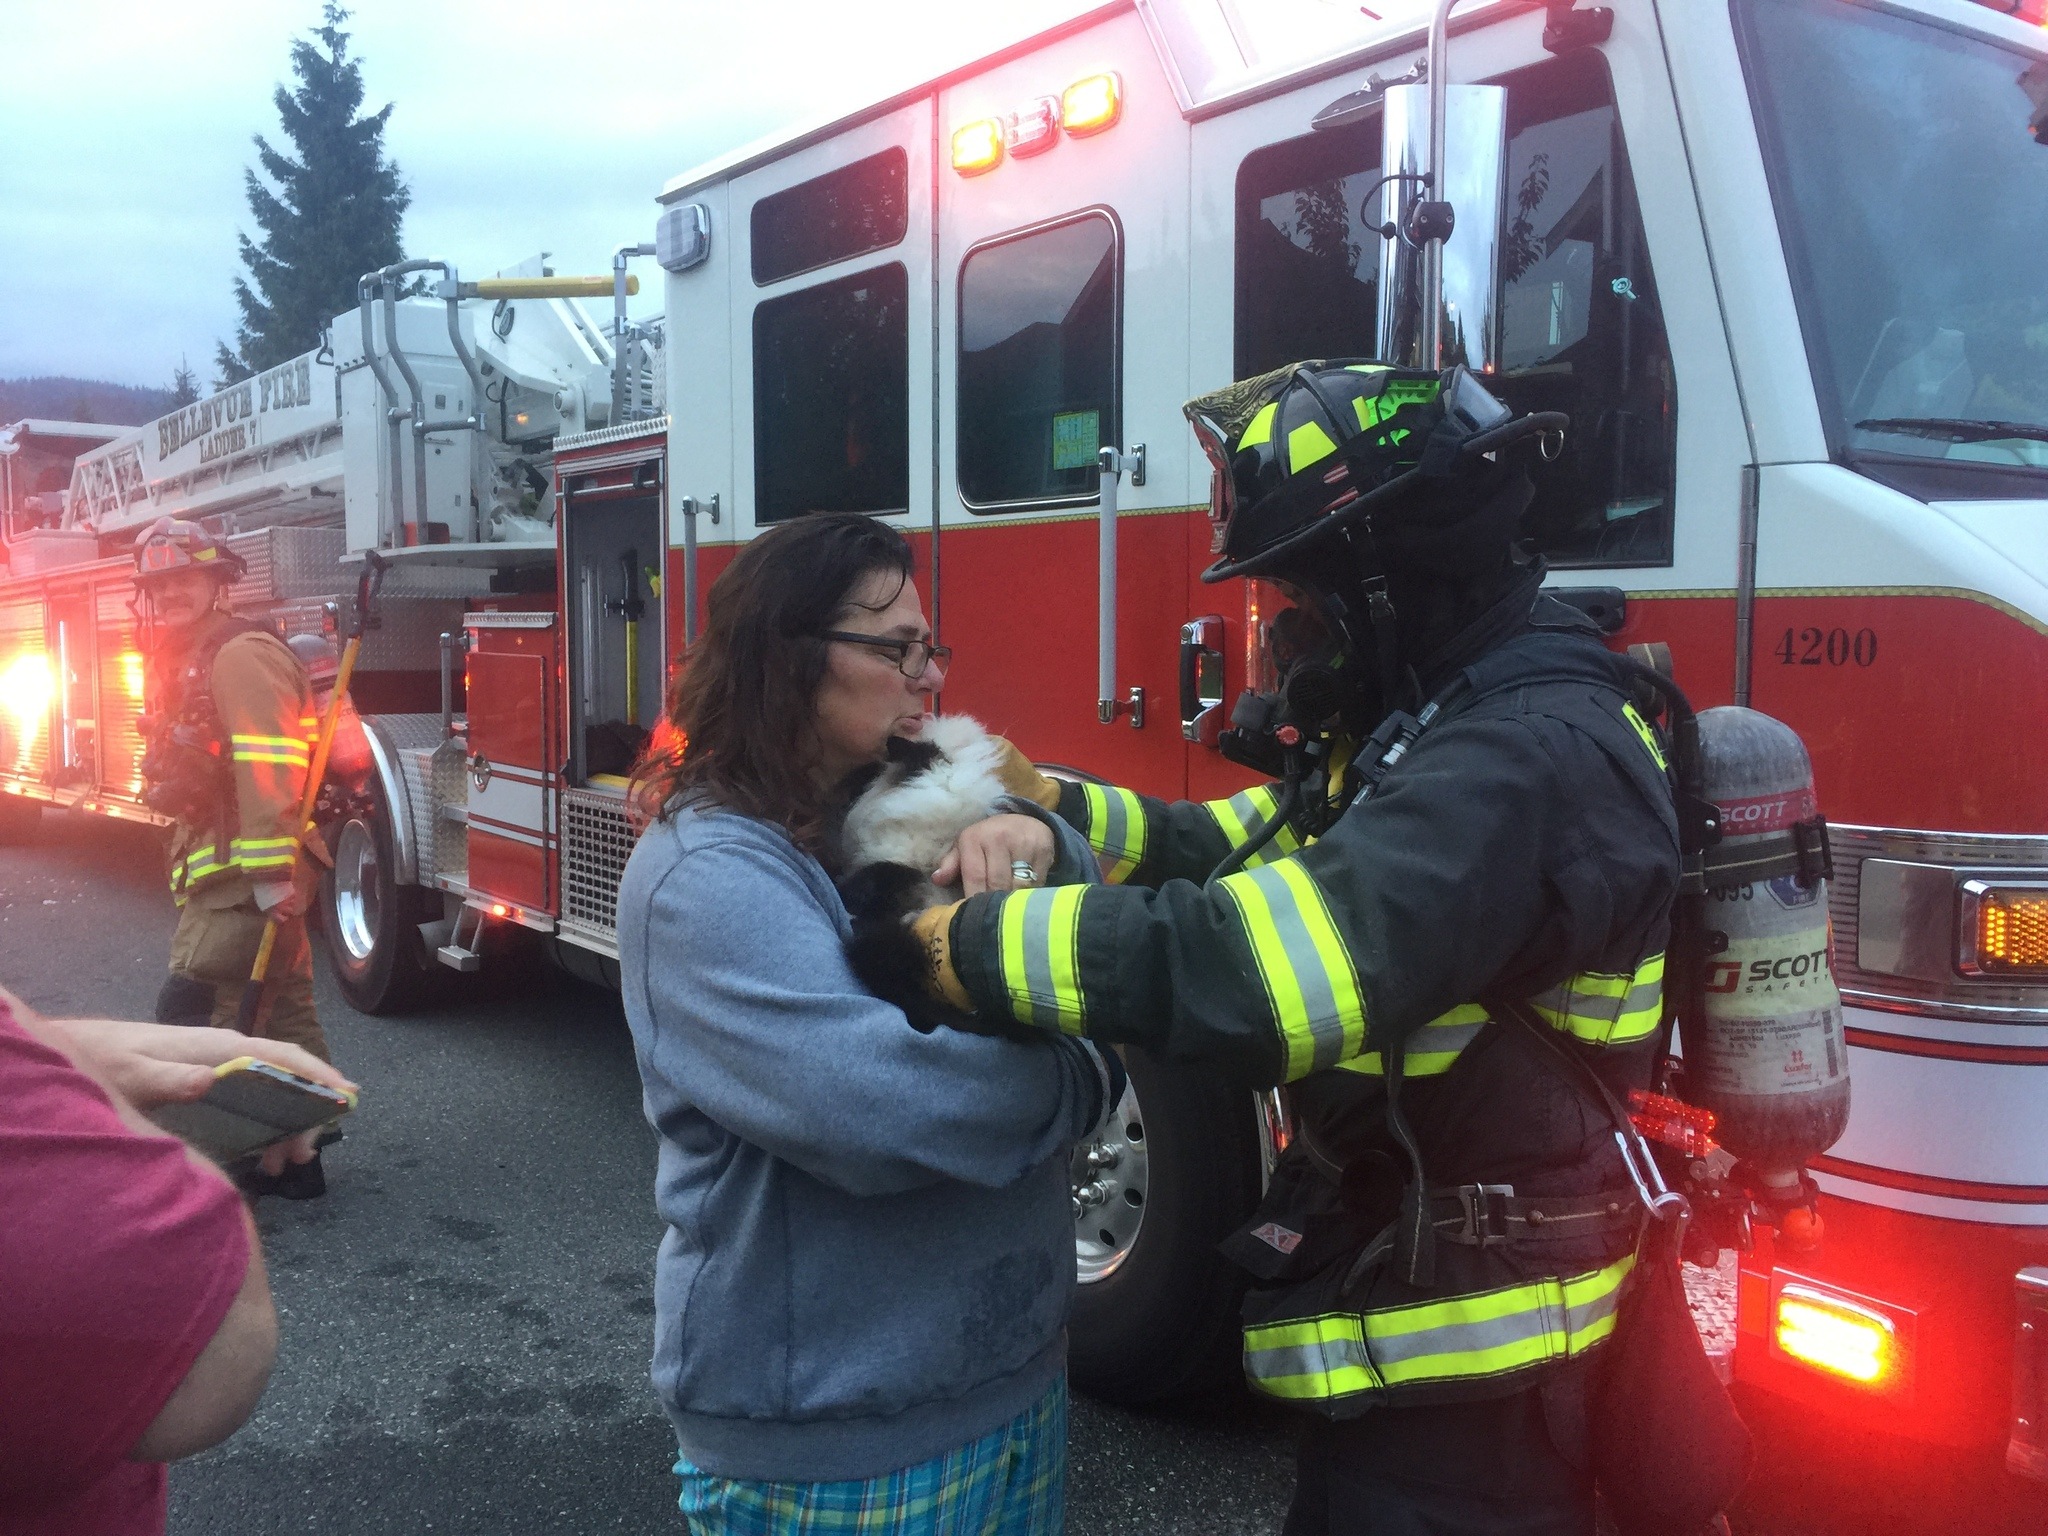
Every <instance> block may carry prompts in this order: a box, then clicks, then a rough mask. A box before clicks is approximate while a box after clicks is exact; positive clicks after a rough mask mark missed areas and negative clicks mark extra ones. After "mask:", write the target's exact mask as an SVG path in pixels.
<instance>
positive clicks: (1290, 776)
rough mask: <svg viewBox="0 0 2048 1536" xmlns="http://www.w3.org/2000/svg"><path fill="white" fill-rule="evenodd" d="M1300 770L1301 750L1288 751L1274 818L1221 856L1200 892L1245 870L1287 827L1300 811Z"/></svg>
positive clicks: (1261, 824) (1290, 748)
mask: <svg viewBox="0 0 2048 1536" xmlns="http://www.w3.org/2000/svg"><path fill="white" fill-rule="evenodd" d="M1302 769H1303V763H1302V756H1301V749H1300V748H1299V747H1289V748H1288V749H1287V768H1286V773H1285V775H1284V776H1283V777H1282V778H1281V780H1280V796H1279V798H1278V799H1277V800H1276V801H1275V802H1274V804H1273V814H1272V815H1271V816H1268V817H1267V818H1266V819H1265V820H1264V821H1262V822H1260V823H1259V825H1258V827H1257V828H1256V829H1255V830H1254V831H1253V832H1252V834H1251V836H1249V837H1247V838H1246V839H1245V840H1244V841H1243V842H1241V843H1239V844H1238V845H1237V846H1236V847H1235V848H1233V849H1231V850H1230V852H1229V853H1227V854H1225V855H1224V856H1223V861H1222V862H1221V863H1220V864H1218V865H1217V866H1216V867H1215V868H1214V869H1213V870H1211V871H1210V872H1209V878H1208V879H1207V880H1206V881H1204V882H1203V889H1205V890H1206V889H1208V888H1209V887H1211V886H1213V885H1215V884H1216V882H1217V881H1218V880H1222V879H1225V878H1226V877H1228V876H1230V875H1234V874H1236V873H1237V872H1238V871H1239V870H1241V869H1243V868H1244V865H1245V860H1247V859H1249V858H1250V857H1251V856H1252V855H1253V854H1255V853H1257V852H1258V851H1259V850H1260V849H1261V848H1263V847H1265V846H1266V844H1268V843H1270V842H1271V841H1273V839H1274V838H1275V837H1277V836H1278V835H1279V833H1280V829H1281V828H1282V827H1284V826H1286V825H1287V823H1288V822H1289V821H1290V820H1291V819H1292V818H1293V816H1294V813H1295V812H1296V811H1297V810H1299V809H1300V808H1301V779H1302Z"/></svg>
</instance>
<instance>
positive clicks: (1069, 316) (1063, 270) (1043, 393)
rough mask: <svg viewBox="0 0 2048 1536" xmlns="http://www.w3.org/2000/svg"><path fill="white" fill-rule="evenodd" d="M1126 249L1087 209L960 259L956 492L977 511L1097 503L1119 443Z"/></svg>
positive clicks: (1101, 217) (1104, 219)
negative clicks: (1107, 452) (1109, 448)
mask: <svg viewBox="0 0 2048 1536" xmlns="http://www.w3.org/2000/svg"><path fill="white" fill-rule="evenodd" d="M1120 267H1121V253H1120V241H1119V238H1118V231H1117V227H1116V225H1115V223H1114V222H1113V221H1112V220H1111V219H1110V217H1109V215H1108V214H1106V213H1088V214H1083V215H1082V216H1080V217H1078V218H1072V219H1067V220H1064V221H1062V222H1060V223H1057V224H1052V225H1047V226H1044V227H1041V228H1038V229H1034V230H1030V231H1026V232H1024V233H1022V234H1016V235H1008V236H1005V237H1003V238H1002V239H1000V240H996V241H992V242H990V243H988V244H986V245H981V246H977V247H976V248H974V249H973V250H971V251H969V252H968V253H967V256H966V259H965V260H964V261H962V263H961V265H960V363H959V367H960V384H959V417H958V430H957V435H956V441H957V444H958V447H957V454H956V456H957V459H958V463H959V479H960V496H961V499H962V500H963V501H965V502H966V503H967V504H968V506H969V507H971V508H973V509H974V510H976V511H1012V510H1016V509H1018V508H1022V507H1027V506H1044V505H1047V504H1048V503H1054V504H1056V503H1061V502H1077V501H1088V500H1092V499H1093V498H1094V497H1095V495H1096V491H1097V487H1098V485H1099V480H1098V474H1099V471H1098V468H1097V461H1096V454H1097V452H1098V451H1099V450H1100V449H1101V448H1102V446H1103V445H1104V444H1105V443H1114V442H1116V441H1118V435H1119V423H1118V420H1117V413H1118V395H1119V390H1118V388H1117V382H1118V381H1117V363H1118V359H1117V336H1118V332H1119V330H1120V329H1121V324H1120V316H1119V307H1120V295H1119V292H1118V288H1119V283H1120Z"/></svg>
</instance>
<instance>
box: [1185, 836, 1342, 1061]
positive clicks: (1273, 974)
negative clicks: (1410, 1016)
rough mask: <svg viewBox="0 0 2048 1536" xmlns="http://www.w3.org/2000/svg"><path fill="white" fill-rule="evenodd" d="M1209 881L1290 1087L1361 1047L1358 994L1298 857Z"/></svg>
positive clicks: (1326, 912)
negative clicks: (1255, 981)
mask: <svg viewBox="0 0 2048 1536" xmlns="http://www.w3.org/2000/svg"><path fill="white" fill-rule="evenodd" d="M1217 884H1218V885H1219V886H1220V887H1221V888H1222V889H1223V890H1224V891H1225V892H1227V893H1228V894H1229V896H1230V899H1231V901H1233V902H1234V903H1235V904H1236V906H1237V913H1238V917H1239V919H1240V920H1241V921H1242V922H1243V924H1244V931H1245V937H1246V939H1247V940H1248V941H1249V942H1250V944H1251V949H1252V957H1253V959H1254V960H1255V961H1256V962H1257V963H1258V967H1259V977H1260V979H1261V980H1262V981H1263V982H1264V983H1265V985H1266V999H1267V1001H1268V1003H1270V1004H1271V1006H1272V1009H1273V1020H1274V1023H1275V1024H1276V1025H1278V1026H1279V1030H1280V1039H1281V1046H1282V1049H1283V1050H1284V1052H1285V1054H1286V1064H1287V1071H1286V1079H1285V1080H1286V1081H1288V1082H1290V1083H1291V1082H1293V1081H1295V1080H1296V1079H1297V1078H1303V1077H1306V1076H1308V1075H1309V1073H1311V1072H1315V1071H1319V1070H1321V1069H1322V1068H1324V1067H1333V1066H1335V1065H1336V1064H1337V1063H1338V1062H1339V1061H1342V1060H1343V1059H1344V1058H1345V1057H1347V1056H1356V1055H1357V1054H1358V1052H1359V1051H1360V1050H1361V1049H1362V1048H1363V1047H1364V1045H1365V997H1364V994H1363V993H1362V992H1361V991H1360V990H1359V985H1358V970H1357V967H1355V966H1354V965H1353V964H1352V963H1351V952H1350V951H1349V950H1347V949H1346V948H1345V947H1344V940H1343V937H1342V936H1341V935H1340V934H1339V933H1338V932H1337V925H1336V923H1335V922H1333V921H1332V920H1331V918H1330V909H1329V905H1328V904H1327V903H1326V902H1325V901H1324V900H1323V893H1322V891H1321V889H1320V888H1319V887H1318V886H1317V885H1316V882H1315V879H1314V877H1313V876H1311V875H1310V874H1309V872H1308V871H1307V870H1305V869H1303V868H1302V867H1301V861H1300V860H1299V859H1281V860H1279V861H1278V862H1276V863H1272V864H1266V865H1262V866H1261V867H1260V868H1258V869H1247V870H1242V871H1240V872H1239V873H1237V874H1234V875H1229V876H1226V877H1225V878H1224V879H1222V880H1220V881H1218V882H1217Z"/></svg>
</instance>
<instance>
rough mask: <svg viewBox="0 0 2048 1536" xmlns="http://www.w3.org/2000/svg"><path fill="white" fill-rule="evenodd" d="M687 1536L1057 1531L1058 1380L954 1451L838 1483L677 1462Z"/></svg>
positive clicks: (1035, 1534)
mask: <svg viewBox="0 0 2048 1536" xmlns="http://www.w3.org/2000/svg"><path fill="white" fill-rule="evenodd" d="M675 1470H676V1475H677V1476H679V1477H680V1478H682V1480H683V1492H682V1497H681V1499H679V1500H678V1501H677V1502H678V1507H679V1508H680V1509H681V1510H682V1512H683V1514H684V1516H685V1517H686V1518H687V1519H688V1521H689V1526H690V1532H691V1536H1059V1533H1060V1532H1061V1531H1063V1530H1064V1529H1065V1526H1066V1480H1067V1383H1066V1379H1065V1378H1064V1377H1062V1378H1061V1379H1060V1380H1058V1381H1056V1382H1054V1383H1053V1385H1052V1389H1051V1390H1050V1391H1048V1392H1047V1393H1046V1394H1045V1396H1044V1397H1042V1398H1040V1399H1039V1400H1038V1401H1037V1402H1036V1403H1035V1404H1033V1405H1032V1406H1031V1407H1029V1408H1027V1409H1025V1410H1024V1411H1023V1412H1022V1413H1020V1414H1018V1415H1017V1417H1016V1418H1014V1419H1012V1420H1011V1421H1010V1422H1009V1423H1008V1424H1005V1425H1004V1426H1003V1427H1002V1428H1001V1429H998V1430H996V1431H994V1432H993V1433H991V1434H986V1435H983V1436H982V1437H981V1438H980V1439H979V1440H970V1441H969V1442H968V1443H967V1444H965V1445H963V1446H961V1447H960V1448H959V1449H958V1450H953V1451H948V1452H947V1453H946V1454H945V1455H943V1456H935V1457H933V1458H932V1459H931V1460H930V1461H924V1462H919V1463H918V1464H917V1465H916V1466H914V1467H904V1468H903V1469H902V1470H900V1471H896V1472H885V1473H884V1474H882V1475H881V1476H880V1477H869V1478H855V1479H852V1480H850V1481H847V1482H839V1483H770V1482H754V1481H751V1480H748V1479H743V1478H731V1477H714V1476H712V1475H711V1474H710V1473H709V1472H704V1471H700V1470H699V1469H698V1468H696V1467H694V1466H692V1465H690V1463H689V1462H687V1461H678V1462H677V1463H676V1467H675Z"/></svg>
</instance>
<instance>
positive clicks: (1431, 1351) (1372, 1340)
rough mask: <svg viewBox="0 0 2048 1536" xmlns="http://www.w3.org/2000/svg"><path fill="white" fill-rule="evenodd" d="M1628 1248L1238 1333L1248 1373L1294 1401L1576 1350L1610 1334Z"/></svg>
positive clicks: (1476, 1372)
mask: <svg viewBox="0 0 2048 1536" xmlns="http://www.w3.org/2000/svg"><path fill="white" fill-rule="evenodd" d="M1634 1267H1635V1255H1634V1254H1632V1253H1630V1254H1625V1255H1623V1256H1622V1257H1621V1258H1620V1259H1617V1260H1616V1261H1615V1262H1614V1263H1612V1264H1609V1265H1608V1266H1607V1267H1606V1268H1604V1269H1595V1270H1589V1271H1588V1272H1586V1273H1585V1274H1582V1275H1573V1276H1570V1277H1566V1278H1547V1279H1541V1280H1529V1281H1524V1282H1523V1283H1522V1284H1519V1285H1511V1286H1507V1287H1505V1288H1504V1289H1501V1290H1497V1291H1482V1292H1480V1293H1478V1294H1476V1295H1471V1296H1454V1297H1451V1298H1449V1299H1448V1300H1444V1301H1428V1302H1420V1303H1417V1304H1415V1305H1413V1306H1406V1307H1390V1308H1387V1309H1386V1310H1384V1311H1379V1312H1363V1313H1360V1312H1333V1313H1325V1314H1324V1315H1323V1316H1321V1317H1311V1318H1301V1319H1297V1320H1292V1321H1288V1322H1284V1323H1273V1324H1268V1325H1265V1326H1255V1327H1249V1328H1247V1329H1245V1332H1244V1368H1245V1376H1246V1377H1247V1379H1249V1380H1250V1382H1251V1384H1252V1385H1253V1386H1254V1387H1256V1388H1257V1389H1258V1390H1259V1391H1261V1392H1264V1393H1266V1394H1268V1395H1269V1396H1272V1397H1279V1398H1285V1399H1287V1400H1289V1401H1292V1402H1303V1401H1317V1400H1321V1401H1328V1400H1331V1399H1335V1398H1345V1397H1354V1396H1356V1395H1358V1394H1359V1393H1361V1392H1374V1391H1381V1390H1384V1389H1386V1388H1389V1387H1407V1386H1418V1385H1423V1384H1426V1383H1435V1382H1448V1381H1476V1380H1480V1379H1483V1378H1485V1377H1489V1376H1500V1375H1505V1374H1507V1373H1508V1372H1511V1371H1518V1370H1525V1369H1527V1368H1529V1367H1530V1366H1536V1365H1542V1364H1545V1363H1547V1362H1549V1361H1552V1360H1566V1359H1570V1358H1572V1357H1573V1356H1576V1355H1582V1354H1584V1353H1586V1352H1587V1351H1588V1350H1590V1349H1591V1348H1593V1346H1594V1345H1596V1344H1598V1343H1600V1341H1601V1340H1603V1339H1605V1338H1606V1337H1607V1336H1608V1335H1609V1334H1611V1333H1613V1332H1614V1324H1615V1317H1616V1313H1617V1309H1618V1308H1619V1306H1620V1302H1621V1289H1622V1282H1623V1281H1624V1280H1625V1279H1627V1277H1628V1273H1629V1271H1630V1270H1631V1269H1633V1268H1634Z"/></svg>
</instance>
